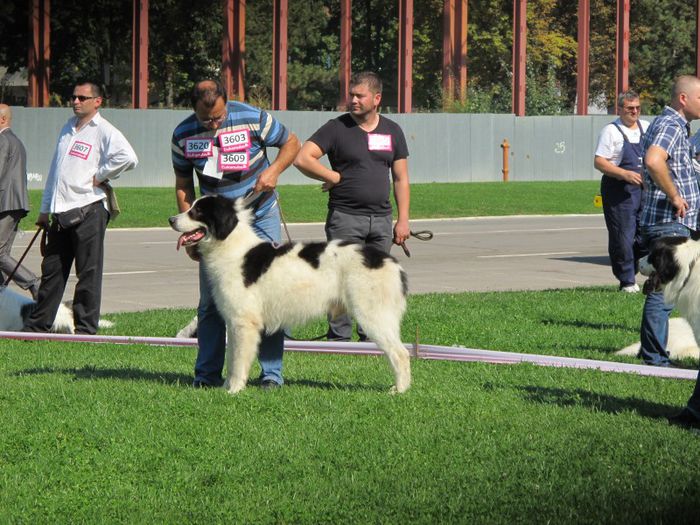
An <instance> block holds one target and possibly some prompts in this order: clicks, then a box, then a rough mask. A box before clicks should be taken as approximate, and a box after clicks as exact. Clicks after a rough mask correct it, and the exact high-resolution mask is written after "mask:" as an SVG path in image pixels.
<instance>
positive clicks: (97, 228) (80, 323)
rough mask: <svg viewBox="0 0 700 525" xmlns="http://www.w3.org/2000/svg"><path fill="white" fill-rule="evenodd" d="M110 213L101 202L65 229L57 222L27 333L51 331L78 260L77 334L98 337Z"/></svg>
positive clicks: (43, 264)
mask: <svg viewBox="0 0 700 525" xmlns="http://www.w3.org/2000/svg"><path fill="white" fill-rule="evenodd" d="M108 221H109V213H108V212H107V210H106V209H105V208H104V205H103V204H102V202H101V201H98V202H96V203H94V204H92V205H91V206H90V208H89V210H88V212H87V214H86V216H85V220H83V222H81V223H80V224H78V225H77V226H74V227H72V228H67V229H63V228H61V227H60V226H59V225H58V221H56V219H53V220H52V221H51V227H50V228H49V231H48V235H47V245H46V250H45V253H44V260H43V261H42V263H41V284H40V285H39V297H38V299H37V307H36V309H35V310H34V312H33V313H32V314H31V315H30V317H29V318H28V319H27V321H26V323H25V325H24V330H25V331H27V332H48V331H49V330H50V328H51V325H52V324H53V320H54V318H55V317H56V312H57V311H58V307H59V305H60V303H61V299H62V298H63V292H64V291H65V289H66V284H67V282H68V277H69V276H70V271H71V267H72V266H73V262H74V261H75V273H76V275H77V277H78V283H77V284H76V286H75V294H74V295H73V319H74V322H75V333H78V334H96V333H97V324H98V322H99V320H100V303H101V301H102V268H103V262H104V239H105V231H106V229H107V222H108Z"/></svg>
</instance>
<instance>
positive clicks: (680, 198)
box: [640, 75, 700, 366]
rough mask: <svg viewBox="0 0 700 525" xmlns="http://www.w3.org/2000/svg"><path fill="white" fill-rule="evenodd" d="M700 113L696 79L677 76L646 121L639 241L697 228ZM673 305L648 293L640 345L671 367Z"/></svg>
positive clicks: (647, 358) (653, 360)
mask: <svg viewBox="0 0 700 525" xmlns="http://www.w3.org/2000/svg"><path fill="white" fill-rule="evenodd" d="M697 118H700V79H698V78H697V77H694V76H689V75H685V76H681V77H678V78H677V79H676V81H675V82H674V84H673V92H672V97H671V105H670V106H666V107H665V108H664V111H663V113H661V115H660V116H659V117H657V118H656V119H655V120H654V122H653V123H652V124H651V126H649V129H648V130H647V132H646V134H645V136H644V139H643V140H642V155H643V158H644V170H643V184H644V194H643V197H642V199H643V209H642V218H641V220H640V225H641V230H642V242H643V244H644V245H645V246H646V247H647V248H648V247H649V246H651V243H652V242H653V241H654V240H655V239H658V238H660V237H690V234H691V232H693V231H696V230H697V229H698V213H699V212H700V187H698V180H697V177H696V176H695V170H694V168H693V160H692V155H691V144H690V140H689V136H690V122H691V121H692V120H695V119H697ZM671 310H673V305H667V304H665V303H664V298H663V293H662V292H652V293H650V294H648V295H647V296H646V301H645V303H644V310H643V313H642V326H641V349H640V353H641V356H642V359H643V360H644V362H645V363H646V364H649V365H656V366H669V365H670V361H669V357H668V352H667V351H666V342H667V340H668V319H669V317H670V315H671Z"/></svg>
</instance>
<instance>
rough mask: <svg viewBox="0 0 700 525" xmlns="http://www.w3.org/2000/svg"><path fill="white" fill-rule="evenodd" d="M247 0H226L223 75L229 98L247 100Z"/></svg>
mask: <svg viewBox="0 0 700 525" xmlns="http://www.w3.org/2000/svg"><path fill="white" fill-rule="evenodd" d="M245 7H246V6H245V0H225V2H224V37H223V41H222V45H221V47H222V49H221V75H222V81H223V84H224V89H225V90H226V95H227V96H228V98H229V100H245V84H244V82H245V63H244V59H243V57H244V55H245Z"/></svg>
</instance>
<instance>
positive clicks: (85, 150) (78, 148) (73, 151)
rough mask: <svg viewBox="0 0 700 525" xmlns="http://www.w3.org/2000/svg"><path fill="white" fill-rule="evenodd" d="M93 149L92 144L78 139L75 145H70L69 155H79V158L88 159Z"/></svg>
mask: <svg viewBox="0 0 700 525" xmlns="http://www.w3.org/2000/svg"><path fill="white" fill-rule="evenodd" d="M91 150H92V145H91V144H88V143H87V142H81V141H79V140H76V141H75V142H74V143H73V145H72V146H71V147H70V151H69V152H68V155H70V156H71V157H78V158H79V159H83V160H85V159H87V158H88V156H89V155H90V151H91Z"/></svg>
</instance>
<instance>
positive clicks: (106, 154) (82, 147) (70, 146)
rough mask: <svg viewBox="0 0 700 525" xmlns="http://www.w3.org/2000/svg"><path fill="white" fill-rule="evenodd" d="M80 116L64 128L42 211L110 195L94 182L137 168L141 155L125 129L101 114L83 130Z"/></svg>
mask: <svg viewBox="0 0 700 525" xmlns="http://www.w3.org/2000/svg"><path fill="white" fill-rule="evenodd" d="M77 120H78V117H73V118H71V119H70V120H69V121H68V122H66V124H65V125H64V126H63V128H62V129H61V132H60V134H59V136H58V144H57V145H56V151H55V152H54V155H53V159H52V160H51V167H50V168H49V175H48V177H47V179H46V186H45V187H44V194H43V196H42V199H41V210H40V211H41V213H61V212H64V211H67V210H71V209H73V208H79V207H82V206H86V205H88V204H91V203H93V202H96V201H99V200H104V199H105V198H106V196H105V193H104V191H103V190H102V188H99V187H96V186H94V185H93V177H95V178H96V179H97V180H98V181H99V182H104V181H105V180H114V179H116V178H118V177H119V175H121V173H122V172H123V171H127V170H130V169H133V168H134V167H136V165H137V164H138V158H137V157H136V153H135V152H134V149H133V148H132V147H131V144H129V142H128V141H127V140H126V138H125V137H124V135H122V133H121V131H119V130H118V129H117V128H115V127H114V126H113V125H112V124H110V123H109V122H108V121H107V120H106V119H104V118H103V117H102V116H101V115H100V114H99V113H97V114H95V116H94V117H93V118H92V120H90V122H88V123H87V124H85V125H84V126H83V127H82V128H81V129H80V130H76V129H75V125H76V123H77Z"/></svg>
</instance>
